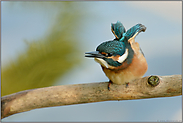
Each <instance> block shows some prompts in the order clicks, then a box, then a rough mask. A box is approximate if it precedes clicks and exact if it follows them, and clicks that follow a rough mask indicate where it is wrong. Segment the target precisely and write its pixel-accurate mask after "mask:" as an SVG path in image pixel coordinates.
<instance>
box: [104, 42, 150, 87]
mask: <svg viewBox="0 0 183 123" xmlns="http://www.w3.org/2000/svg"><path fill="white" fill-rule="evenodd" d="M130 43H131V46H132V49H133V50H134V57H133V59H132V63H131V64H130V65H128V66H127V67H122V68H123V69H119V68H116V69H118V70H116V69H113V70H111V69H108V68H105V67H102V68H103V71H104V72H105V74H106V76H107V77H108V78H109V79H110V80H111V81H112V82H113V83H115V84H125V83H126V82H130V81H132V80H134V79H137V78H141V77H142V76H143V75H144V74H145V73H146V71H147V68H148V65H147V62H146V59H145V57H144V56H143V54H142V53H141V52H140V47H139V44H138V43H137V42H134V41H131V42H130ZM126 64H127V63H123V65H124V66H126Z"/></svg>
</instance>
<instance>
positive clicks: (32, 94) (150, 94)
mask: <svg viewBox="0 0 183 123" xmlns="http://www.w3.org/2000/svg"><path fill="white" fill-rule="evenodd" d="M107 86H108V82H100V83H89V84H76V85H61V86H52V87H46V88H38V89H32V90H26V91H21V92H18V93H14V94H11V95H7V96H4V97H2V98H1V118H4V117H7V116H10V115H12V114H16V113H20V112H24V111H29V110H32V109H36V108H43V107H53V106H62V105H73V104H81V103H91V102H101V101H109V100H132V99H145V98H156V97H171V96H178V95H182V76H181V75H172V76H150V77H149V76H147V77H144V78H141V79H137V80H134V81H131V82H129V83H128V84H127V85H116V84H112V85H111V86H110V91H109V90H108V88H107Z"/></svg>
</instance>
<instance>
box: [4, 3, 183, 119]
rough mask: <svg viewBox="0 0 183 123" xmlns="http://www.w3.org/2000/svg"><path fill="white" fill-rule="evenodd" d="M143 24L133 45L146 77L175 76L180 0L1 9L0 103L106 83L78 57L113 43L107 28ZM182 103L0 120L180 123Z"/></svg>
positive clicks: (132, 103) (64, 110) (41, 112)
mask: <svg viewBox="0 0 183 123" xmlns="http://www.w3.org/2000/svg"><path fill="white" fill-rule="evenodd" d="M117 21H121V22H122V23H123V25H124V26H125V28H126V29H129V28H131V27H132V26H134V25H136V24H137V23H142V24H144V25H145V26H146V27H147V29H146V32H143V33H140V34H139V35H138V36H137V37H136V41H137V42H138V43H139V44H140V46H141V48H142V50H143V52H144V54H145V57H146V59H147V63H148V71H147V73H146V74H145V76H148V75H161V76H166V75H175V74H181V64H182V62H181V60H182V59H181V51H182V47H181V46H182V2H181V1H174V2H173V1H161V2H160V1H145V2H144V1H143V2H142V1H137V2H135V1H130V2H126V1H115V2H112V1H106V2H99V1H93V2H91V1H89V2H86V1H82V2H61V1H60V2H17V1H16V2H13V1H3V2H1V96H4V95H8V94H11V93H15V92H18V91H22V90H27V89H32V88H40V87H47V86H53V85H66V84H81V83H92V82H104V81H108V78H107V77H106V76H105V74H104V73H103V71H102V70H101V67H100V65H99V64H98V63H96V62H95V61H94V60H93V59H88V58H84V53H85V52H88V51H94V50H95V49H96V47H97V46H98V45H99V44H100V43H101V42H103V41H108V40H112V39H114V35H113V34H112V32H111V23H116V22H117ZM181 119H182V96H176V97H166V98H153V99H142V100H125V101H106V102H98V103H87V104H78V105H70V106H58V107H50V108H41V109H35V110H31V111H27V112H23V113H18V114H15V115H12V116H9V117H7V118H4V119H2V121H16V122H22V121H24V122H29V121H32V122H34V121H37V122H39V121H42V122H46V121H47V122H54V121H55V122H63V121H65V122H66V121H78V122H81V121H93V122H94V121H104V122H107V121H111V122H112V121H121V122H122V121H131V122H133V121H138V122H147V121H152V122H153V121H154V122H156V121H181Z"/></svg>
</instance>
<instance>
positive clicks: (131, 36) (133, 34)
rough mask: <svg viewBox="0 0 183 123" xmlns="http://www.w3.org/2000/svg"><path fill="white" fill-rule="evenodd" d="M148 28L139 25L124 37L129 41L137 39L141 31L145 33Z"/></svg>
mask: <svg viewBox="0 0 183 123" xmlns="http://www.w3.org/2000/svg"><path fill="white" fill-rule="evenodd" d="M145 30H146V27H145V26H144V25H142V24H137V25H135V26H133V27H132V28H130V29H129V30H128V31H127V32H126V33H125V34H124V37H126V39H127V40H129V39H130V38H135V37H136V36H137V35H138V34H139V33H140V32H141V31H143V32H144V31H145Z"/></svg>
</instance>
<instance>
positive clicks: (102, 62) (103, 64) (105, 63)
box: [95, 58, 109, 68]
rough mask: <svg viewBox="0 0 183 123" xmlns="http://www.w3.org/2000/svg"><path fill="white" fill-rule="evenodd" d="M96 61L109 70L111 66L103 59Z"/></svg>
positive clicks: (96, 59)
mask: <svg viewBox="0 0 183 123" xmlns="http://www.w3.org/2000/svg"><path fill="white" fill-rule="evenodd" d="M95 61H96V62H98V63H99V64H101V65H102V66H103V67H106V68H109V65H108V64H107V62H106V61H105V60H103V59H101V58H95Z"/></svg>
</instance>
